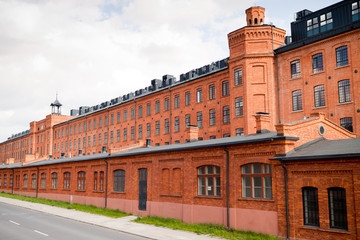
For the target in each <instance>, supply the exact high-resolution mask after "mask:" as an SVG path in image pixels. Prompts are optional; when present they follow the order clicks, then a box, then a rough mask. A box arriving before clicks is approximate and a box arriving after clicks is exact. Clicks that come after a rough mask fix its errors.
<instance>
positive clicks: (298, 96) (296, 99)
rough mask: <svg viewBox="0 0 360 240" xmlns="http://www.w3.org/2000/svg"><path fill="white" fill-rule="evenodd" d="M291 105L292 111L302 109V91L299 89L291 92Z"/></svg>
mask: <svg viewBox="0 0 360 240" xmlns="http://www.w3.org/2000/svg"><path fill="white" fill-rule="evenodd" d="M292 106H293V111H300V110H302V92H301V90H296V91H293V92H292Z"/></svg>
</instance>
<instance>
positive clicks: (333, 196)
mask: <svg viewBox="0 0 360 240" xmlns="http://www.w3.org/2000/svg"><path fill="white" fill-rule="evenodd" d="M328 195H329V216H330V227H331V228H339V229H345V230H347V211H346V193H345V189H343V188H329V189H328Z"/></svg>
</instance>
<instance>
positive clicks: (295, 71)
mask: <svg viewBox="0 0 360 240" xmlns="http://www.w3.org/2000/svg"><path fill="white" fill-rule="evenodd" d="M299 77H301V70H300V60H295V61H292V62H291V78H292V79H294V78H299Z"/></svg>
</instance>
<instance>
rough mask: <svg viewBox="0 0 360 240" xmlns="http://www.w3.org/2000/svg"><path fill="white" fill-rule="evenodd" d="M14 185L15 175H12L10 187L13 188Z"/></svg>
mask: <svg viewBox="0 0 360 240" xmlns="http://www.w3.org/2000/svg"><path fill="white" fill-rule="evenodd" d="M13 184H14V175H13V174H10V187H12V186H13Z"/></svg>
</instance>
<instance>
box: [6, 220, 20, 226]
mask: <svg viewBox="0 0 360 240" xmlns="http://www.w3.org/2000/svg"><path fill="white" fill-rule="evenodd" d="M9 222H11V223H13V224H15V225H20V223H17V222H14V221H11V220H9Z"/></svg>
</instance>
